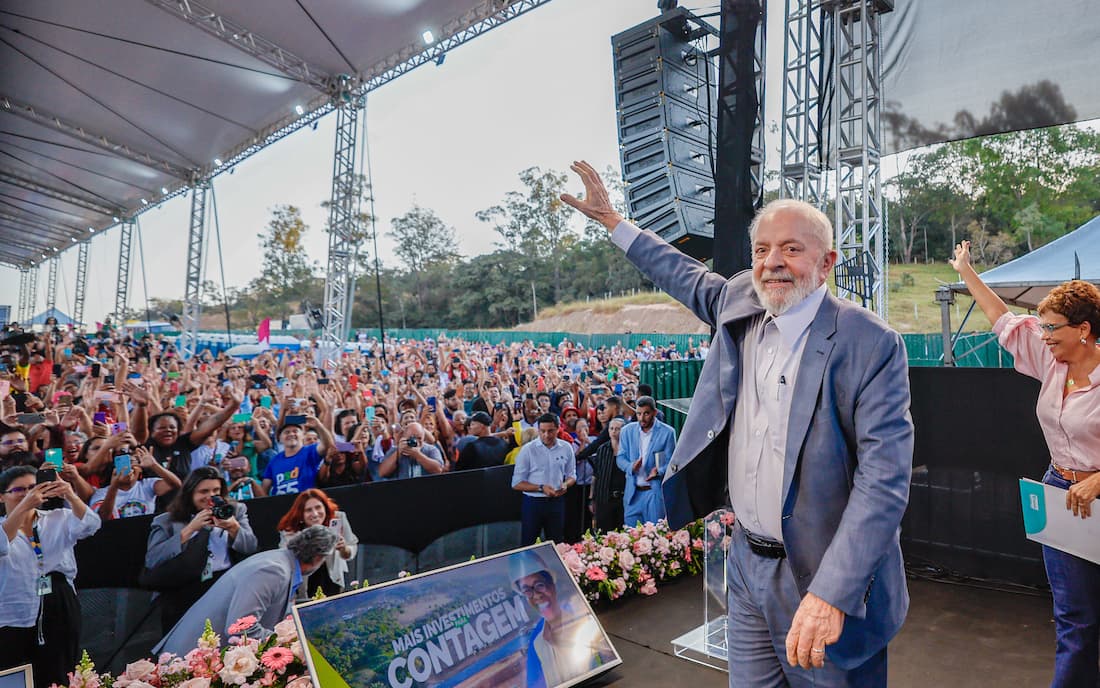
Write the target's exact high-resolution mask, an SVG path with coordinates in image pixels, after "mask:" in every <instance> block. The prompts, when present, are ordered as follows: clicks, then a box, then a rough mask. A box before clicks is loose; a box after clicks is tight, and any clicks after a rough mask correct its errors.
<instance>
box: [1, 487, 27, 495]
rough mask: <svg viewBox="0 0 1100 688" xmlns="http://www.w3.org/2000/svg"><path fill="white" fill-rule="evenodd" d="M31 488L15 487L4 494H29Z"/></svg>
mask: <svg viewBox="0 0 1100 688" xmlns="http://www.w3.org/2000/svg"><path fill="white" fill-rule="evenodd" d="M30 489H31V488H29V487H13V488H11V489H10V490H8V491H7V492H5V493H4V494H10V495H21V494H27V492H28V491H30Z"/></svg>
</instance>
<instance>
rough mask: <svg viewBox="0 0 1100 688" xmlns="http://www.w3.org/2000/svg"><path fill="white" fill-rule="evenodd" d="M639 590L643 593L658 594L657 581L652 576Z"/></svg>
mask: <svg viewBox="0 0 1100 688" xmlns="http://www.w3.org/2000/svg"><path fill="white" fill-rule="evenodd" d="M638 592H640V593H642V594H643V595H656V594H657V583H656V581H654V580H653V579H652V578H650V579H649V580H647V581H646V582H645V584H643V585H642V587H641V588H640V589H639V590H638Z"/></svg>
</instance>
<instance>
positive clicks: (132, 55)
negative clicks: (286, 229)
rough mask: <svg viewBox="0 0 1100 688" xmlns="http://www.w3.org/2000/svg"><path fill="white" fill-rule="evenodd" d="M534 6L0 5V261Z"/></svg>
mask: <svg viewBox="0 0 1100 688" xmlns="http://www.w3.org/2000/svg"><path fill="white" fill-rule="evenodd" d="M548 1H549V0H186V1H182V0H9V1H7V2H4V3H3V4H0V64H2V65H3V69H0V263H6V264H8V265H12V266H16V267H29V266H32V265H35V264H37V263H40V262H41V261H42V260H44V259H45V258H46V257H48V256H49V255H51V254H53V253H54V252H58V251H62V250H64V249H65V248H66V247H69V246H72V245H73V243H74V242H77V241H81V240H83V239H87V238H88V237H89V236H90V235H91V234H92V233H94V232H99V231H101V230H103V229H106V228H108V227H111V226H113V225H115V224H117V223H118V222H119V221H120V220H121V219H125V218H127V217H132V216H134V215H136V214H139V213H141V212H143V210H145V209H148V208H152V207H154V206H156V205H157V204H158V203H160V202H161V201H163V200H165V199H167V198H170V197H172V196H174V195H177V194H179V193H183V192H186V191H187V190H188V189H189V188H190V186H191V185H192V184H193V183H195V182H196V181H198V180H201V179H204V178H208V177H210V176H212V175H215V174H217V173H219V172H220V171H224V170H228V169H230V167H231V166H232V165H233V164H235V163H236V162H238V161H239V160H241V159H243V158H245V157H247V156H249V155H251V154H253V153H255V152H256V151H258V150H260V149H261V148H263V147H264V146H266V145H269V144H271V143H273V142H274V141H277V140H278V139H280V138H282V137H283V136H286V135H287V134H289V133H291V132H293V131H295V130H297V129H299V128H301V127H302V126H305V125H308V124H310V123H311V122H313V121H314V120H315V119H316V118H318V117H320V116H322V115H324V114H326V113H328V112H329V111H331V110H332V109H333V104H334V101H335V102H337V103H339V102H340V101H341V99H344V98H358V97H362V96H363V95H364V94H365V93H367V92H368V91H370V90H371V89H374V88H377V87H378V86H380V85H382V84H383V83H386V82H387V81H389V80H391V79H393V78H396V77H397V76H400V75H401V74H403V73H404V72H406V71H408V70H410V69H412V68H414V67H416V66H419V65H420V64H424V63H426V62H429V61H431V60H433V59H435V58H436V57H437V56H438V55H440V54H441V53H442V52H444V51H446V50H448V49H450V48H452V47H455V46H457V45H460V44H461V43H464V42H465V41H467V40H470V39H472V38H474V37H475V36H477V35H479V34H481V33H483V32H485V31H487V30H489V29H491V28H493V27H495V26H498V25H499V24H501V23H504V22H505V21H508V20H509V19H512V18H515V17H516V16H519V15H520V14H522V13H523V12H526V11H527V10H530V9H533V8H534V7H537V6H539V5H541V4H544V3H545V2H548ZM427 31H430V32H431V39H432V40H431V42H428V41H427V40H426V34H425V32H427ZM219 162H220V164H219Z"/></svg>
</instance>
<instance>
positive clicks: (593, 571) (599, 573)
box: [584, 564, 607, 581]
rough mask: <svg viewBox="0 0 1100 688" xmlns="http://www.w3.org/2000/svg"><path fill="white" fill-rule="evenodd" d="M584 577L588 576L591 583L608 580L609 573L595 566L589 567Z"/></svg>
mask: <svg viewBox="0 0 1100 688" xmlns="http://www.w3.org/2000/svg"><path fill="white" fill-rule="evenodd" d="M584 575H586V576H588V580H591V581H602V580H607V572H606V571H604V570H603V569H602V568H600V567H599V566H596V565H595V564H593V565H591V566H589V567H588V570H586V571H585V572H584Z"/></svg>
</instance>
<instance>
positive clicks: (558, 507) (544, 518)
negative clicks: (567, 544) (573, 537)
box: [520, 495, 565, 547]
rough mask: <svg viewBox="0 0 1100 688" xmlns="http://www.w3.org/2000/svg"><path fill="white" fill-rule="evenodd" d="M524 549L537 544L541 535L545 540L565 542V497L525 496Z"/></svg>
mask: <svg viewBox="0 0 1100 688" xmlns="http://www.w3.org/2000/svg"><path fill="white" fill-rule="evenodd" d="M520 518H521V523H522V531H521V532H522V535H521V542H520V544H521V545H522V546H524V547H526V546H527V545H533V544H535V540H536V539H537V538H538V536H539V533H540V532H541V533H543V539H544V540H552V541H554V542H563V541H564V535H565V499H564V498H563V497H531V496H530V495H523V508H522V511H521V516H520Z"/></svg>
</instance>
